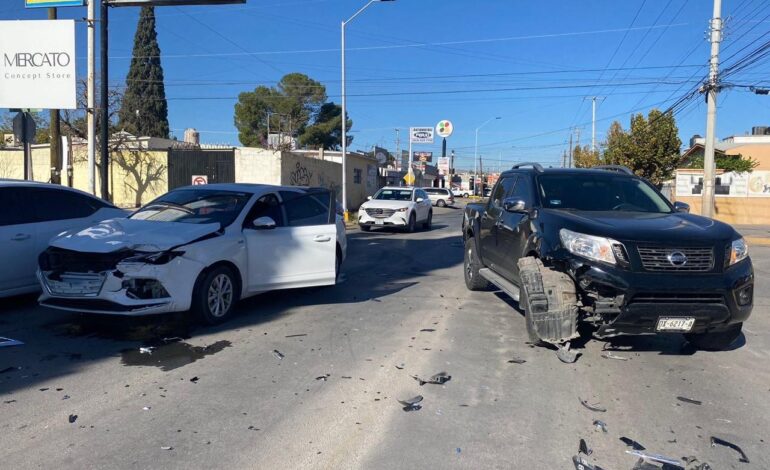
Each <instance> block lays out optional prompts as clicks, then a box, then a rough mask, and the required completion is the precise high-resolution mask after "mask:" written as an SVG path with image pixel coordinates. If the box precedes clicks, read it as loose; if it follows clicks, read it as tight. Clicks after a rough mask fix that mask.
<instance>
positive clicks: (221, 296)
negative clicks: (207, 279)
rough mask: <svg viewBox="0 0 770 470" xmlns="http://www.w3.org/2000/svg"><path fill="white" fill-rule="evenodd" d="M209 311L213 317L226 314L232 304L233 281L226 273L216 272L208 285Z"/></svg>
mask: <svg viewBox="0 0 770 470" xmlns="http://www.w3.org/2000/svg"><path fill="white" fill-rule="evenodd" d="M208 294H209V295H208V304H209V312H211V315H213V316H214V317H222V316H224V315H226V314H227V312H228V311H229V310H230V307H231V306H232V304H233V281H231V280H230V277H229V276H228V275H226V274H218V275H217V276H216V277H215V278H214V279H213V280H212V281H211V285H210V286H209V292H208Z"/></svg>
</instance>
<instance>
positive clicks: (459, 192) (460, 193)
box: [452, 188, 471, 197]
mask: <svg viewBox="0 0 770 470" xmlns="http://www.w3.org/2000/svg"><path fill="white" fill-rule="evenodd" d="M470 195H471V193H470V192H469V191H468V190H467V189H462V188H452V196H454V197H469V196H470Z"/></svg>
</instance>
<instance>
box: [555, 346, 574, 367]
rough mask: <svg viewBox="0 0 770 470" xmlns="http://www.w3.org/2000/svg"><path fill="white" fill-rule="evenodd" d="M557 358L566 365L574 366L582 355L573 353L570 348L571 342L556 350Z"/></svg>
mask: <svg viewBox="0 0 770 470" xmlns="http://www.w3.org/2000/svg"><path fill="white" fill-rule="evenodd" d="M556 357H558V358H559V360H560V361H561V362H563V363H565V364H572V363H573V362H575V361H577V360H578V357H580V353H576V352H574V351H572V350H571V349H570V348H569V342H567V343H564V344H563V345H560V346H558V349H557V350H556Z"/></svg>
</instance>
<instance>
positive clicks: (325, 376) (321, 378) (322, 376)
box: [315, 374, 331, 382]
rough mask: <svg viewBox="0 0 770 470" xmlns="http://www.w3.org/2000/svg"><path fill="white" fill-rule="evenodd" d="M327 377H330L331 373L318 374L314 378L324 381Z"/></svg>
mask: <svg viewBox="0 0 770 470" xmlns="http://www.w3.org/2000/svg"><path fill="white" fill-rule="evenodd" d="M329 377H331V374H324V375H320V376H318V377H316V378H315V379H316V380H323V381H324V382H326V379H328V378H329Z"/></svg>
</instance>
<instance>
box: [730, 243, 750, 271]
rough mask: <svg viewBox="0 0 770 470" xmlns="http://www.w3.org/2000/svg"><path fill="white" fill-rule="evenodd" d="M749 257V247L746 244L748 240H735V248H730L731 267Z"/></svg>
mask: <svg viewBox="0 0 770 470" xmlns="http://www.w3.org/2000/svg"><path fill="white" fill-rule="evenodd" d="M748 257H749V245H747V244H746V240H744V239H743V238H739V239H737V240H733V246H732V247H731V248H730V266H732V265H734V264H735V263H737V262H738V261H743V260H744V259H746V258H748Z"/></svg>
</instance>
